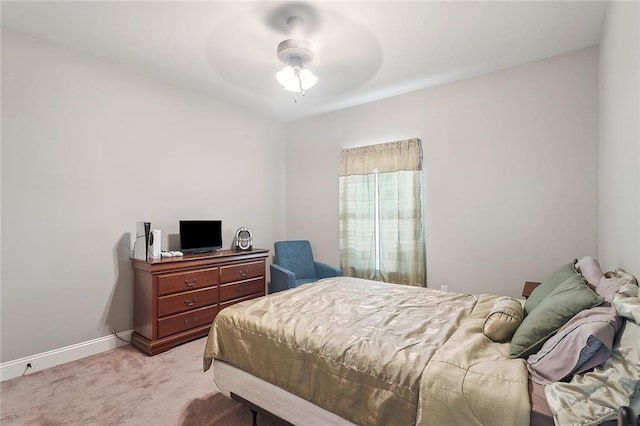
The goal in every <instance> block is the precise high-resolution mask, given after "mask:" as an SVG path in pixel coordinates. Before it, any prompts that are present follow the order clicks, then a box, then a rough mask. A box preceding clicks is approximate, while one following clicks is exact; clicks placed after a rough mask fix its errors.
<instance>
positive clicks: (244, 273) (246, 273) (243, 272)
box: [238, 269, 249, 278]
mask: <svg viewBox="0 0 640 426" xmlns="http://www.w3.org/2000/svg"><path fill="white" fill-rule="evenodd" d="M238 272H239V273H240V276H241V277H243V278H244V277H246V276H247V275H249V272H248V271H247V270H246V269H245V270H244V271H242V270H240V271H238Z"/></svg>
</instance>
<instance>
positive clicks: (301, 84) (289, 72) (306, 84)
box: [276, 65, 318, 93]
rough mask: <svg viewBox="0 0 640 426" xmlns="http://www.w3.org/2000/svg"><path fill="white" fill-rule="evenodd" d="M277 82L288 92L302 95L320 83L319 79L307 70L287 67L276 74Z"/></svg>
mask: <svg viewBox="0 0 640 426" xmlns="http://www.w3.org/2000/svg"><path fill="white" fill-rule="evenodd" d="M276 80H278V83H280V85H281V86H282V87H283V88H284V90H286V91H288V92H296V93H300V92H302V91H304V90H307V89H310V88H311V87H313V86H314V85H315V84H316V83H317V82H318V77H316V76H315V75H313V73H312V72H311V71H309V70H307V69H300V67H298V66H293V67H292V66H289V65H287V66H286V67H284V68H283V69H282V70H280V71H278V73H277V74H276Z"/></svg>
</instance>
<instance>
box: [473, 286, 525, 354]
mask: <svg viewBox="0 0 640 426" xmlns="http://www.w3.org/2000/svg"><path fill="white" fill-rule="evenodd" d="M522 318H524V308H523V307H522V303H521V302H519V301H518V300H516V299H512V298H511V297H501V298H499V299H498V300H496V301H495V303H494V304H493V307H492V308H491V311H489V315H487V318H486V319H485V320H484V324H483V326H482V332H483V333H484V335H485V336H487V337H488V338H489V339H491V340H493V341H494V342H499V343H502V342H507V341H509V340H510V339H511V336H513V333H514V332H515V331H516V329H517V328H518V326H520V323H521V322H522Z"/></svg>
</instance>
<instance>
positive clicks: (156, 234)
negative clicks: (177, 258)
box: [148, 229, 162, 259]
mask: <svg viewBox="0 0 640 426" xmlns="http://www.w3.org/2000/svg"><path fill="white" fill-rule="evenodd" d="M161 245H162V233H161V232H160V230H159V229H152V230H151V233H150V234H149V250H148V253H149V259H159V258H160V251H161Z"/></svg>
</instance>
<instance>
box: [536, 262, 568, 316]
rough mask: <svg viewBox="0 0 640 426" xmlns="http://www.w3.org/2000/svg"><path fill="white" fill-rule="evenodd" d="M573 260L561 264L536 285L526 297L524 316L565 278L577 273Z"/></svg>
mask: <svg viewBox="0 0 640 426" xmlns="http://www.w3.org/2000/svg"><path fill="white" fill-rule="evenodd" d="M575 262H576V261H575V260H574V261H573V263H568V264H566V265H564V266H562V267H561V268H560V269H558V270H557V271H555V272H554V273H553V274H552V275H551V276H550V277H549V278H547V279H545V280H544V281H542V282H541V283H540V285H539V286H538V287H536V288H535V289H534V290H533V291H532V292H531V295H530V296H529V297H528V298H527V301H526V302H525V303H524V312H525V316H526V315H529V313H531V311H533V310H534V309H535V308H536V306H538V305H539V304H540V302H542V299H544V298H545V297H547V296H548V295H549V294H550V293H551V292H552V291H553V290H555V288H556V287H558V286H559V285H560V284H562V283H563V282H564V281H565V280H566V279H567V278H570V277H573V276H575V275H576V274H577V272H576V268H575Z"/></svg>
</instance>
